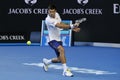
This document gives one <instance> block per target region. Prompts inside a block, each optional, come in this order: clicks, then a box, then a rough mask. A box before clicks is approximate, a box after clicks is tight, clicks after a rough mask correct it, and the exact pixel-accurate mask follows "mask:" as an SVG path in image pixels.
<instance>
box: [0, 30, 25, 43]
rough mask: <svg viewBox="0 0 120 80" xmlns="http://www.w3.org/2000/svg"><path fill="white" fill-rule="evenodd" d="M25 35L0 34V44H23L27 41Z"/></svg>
mask: <svg viewBox="0 0 120 80" xmlns="http://www.w3.org/2000/svg"><path fill="white" fill-rule="evenodd" d="M25 34H26V33H24V32H20V33H13V32H2V33H0V42H2V43H3V42H4V43H6V42H12V43H14V42H17V43H21V42H25V41H26V40H27V35H25Z"/></svg>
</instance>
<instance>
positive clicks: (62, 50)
mask: <svg viewBox="0 0 120 80" xmlns="http://www.w3.org/2000/svg"><path fill="white" fill-rule="evenodd" d="M58 51H59V52H60V54H64V48H63V47H62V46H59V47H58Z"/></svg>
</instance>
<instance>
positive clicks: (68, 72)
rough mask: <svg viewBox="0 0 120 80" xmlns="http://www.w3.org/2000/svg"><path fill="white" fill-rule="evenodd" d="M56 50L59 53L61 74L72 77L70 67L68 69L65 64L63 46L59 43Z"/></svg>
mask: <svg viewBox="0 0 120 80" xmlns="http://www.w3.org/2000/svg"><path fill="white" fill-rule="evenodd" d="M58 51H59V53H60V55H59V58H60V61H61V63H62V65H63V75H64V76H70V77H72V76H73V74H72V72H71V71H70V69H68V67H67V65H66V57H65V51H64V48H63V46H61V45H60V46H58Z"/></svg>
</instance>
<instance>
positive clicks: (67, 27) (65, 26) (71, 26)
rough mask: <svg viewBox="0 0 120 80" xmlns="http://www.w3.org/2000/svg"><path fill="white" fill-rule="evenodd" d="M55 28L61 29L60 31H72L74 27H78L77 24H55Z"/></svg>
mask: <svg viewBox="0 0 120 80" xmlns="http://www.w3.org/2000/svg"><path fill="white" fill-rule="evenodd" d="M55 26H56V27H58V28H62V29H73V28H75V27H78V26H79V24H77V23H75V24H70V25H69V24H65V23H62V22H61V23H56V25H55Z"/></svg>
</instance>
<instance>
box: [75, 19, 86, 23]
mask: <svg viewBox="0 0 120 80" xmlns="http://www.w3.org/2000/svg"><path fill="white" fill-rule="evenodd" d="M86 20H87V19H86V18H81V19H77V20H75V23H79V24H80V23H82V22H85V21H86Z"/></svg>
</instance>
